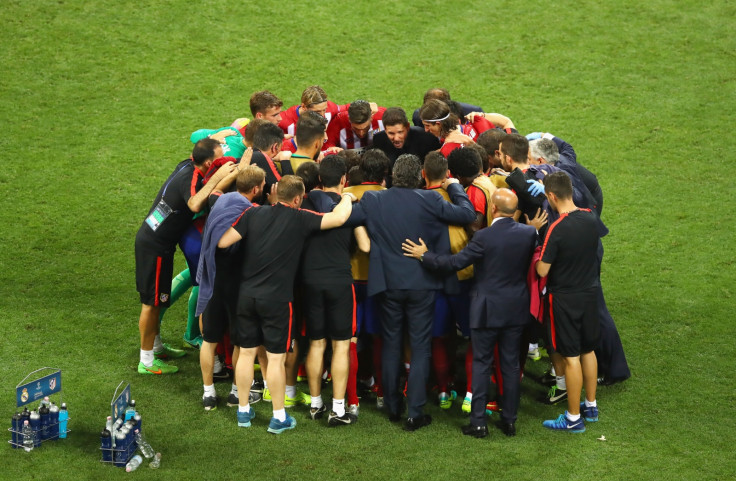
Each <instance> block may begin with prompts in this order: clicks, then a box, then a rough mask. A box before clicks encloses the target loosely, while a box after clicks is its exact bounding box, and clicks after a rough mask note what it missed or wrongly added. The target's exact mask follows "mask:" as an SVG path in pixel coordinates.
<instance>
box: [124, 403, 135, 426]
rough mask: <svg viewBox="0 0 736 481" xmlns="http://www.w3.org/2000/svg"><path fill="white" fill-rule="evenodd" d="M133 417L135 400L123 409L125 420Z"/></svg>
mask: <svg viewBox="0 0 736 481" xmlns="http://www.w3.org/2000/svg"><path fill="white" fill-rule="evenodd" d="M133 416H135V399H131V400H130V402H129V403H128V407H127V408H126V409H125V420H126V421H128V420H130V419H132V418H133Z"/></svg>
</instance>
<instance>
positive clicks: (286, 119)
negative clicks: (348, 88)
mask: <svg viewBox="0 0 736 481" xmlns="http://www.w3.org/2000/svg"><path fill="white" fill-rule="evenodd" d="M348 107H350V104H345V105H337V104H336V103H335V102H331V101H329V100H328V101H327V112H325V118H326V119H327V126H328V127H329V125H330V123H331V121H332V119H334V118H335V116H337V114H338V113H339V112H342V111H343V110H344V111H345V112H347V111H348ZM301 108H302V107H301V105H292V106H291V107H289V108H288V109H286V110H285V111H283V112H281V122H279V127H281V130H283V131H284V134H287V135H288V134H291V135H294V134H296V121H297V120H298V119H299V114H300V112H299V111H300V110H301Z"/></svg>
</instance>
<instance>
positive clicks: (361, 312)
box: [353, 281, 381, 335]
mask: <svg viewBox="0 0 736 481" xmlns="http://www.w3.org/2000/svg"><path fill="white" fill-rule="evenodd" d="M353 289H354V290H355V317H356V326H355V331H356V335H358V334H362V333H366V334H372V335H380V334H381V318H380V316H379V315H378V311H377V308H376V301H375V297H374V296H369V295H368V285H367V284H366V283H365V281H355V282H353Z"/></svg>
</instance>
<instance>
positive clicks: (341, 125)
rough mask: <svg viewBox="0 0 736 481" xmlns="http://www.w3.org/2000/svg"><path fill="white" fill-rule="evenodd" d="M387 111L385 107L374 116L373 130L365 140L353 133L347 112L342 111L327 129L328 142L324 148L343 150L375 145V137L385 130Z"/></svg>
mask: <svg viewBox="0 0 736 481" xmlns="http://www.w3.org/2000/svg"><path fill="white" fill-rule="evenodd" d="M385 111H386V109H385V108H384V107H378V112H376V113H375V114H373V119H372V120H371V128H370V130H369V131H368V133H367V134H366V136H365V138H362V139H361V138H360V137H358V136H357V135H355V132H353V128H352V127H351V126H350V117H349V116H348V112H347V110H343V111H341V112H340V113H339V114H337V117H335V118H334V119H333V120H332V122H330V125H329V126H328V127H327V141H326V142H325V146H324V148H325V149H326V148H329V147H342V148H343V149H359V148H361V147H370V146H371V145H373V136H374V135H375V134H377V133H378V132H381V131H382V130H384V128H383V113H384V112H385Z"/></svg>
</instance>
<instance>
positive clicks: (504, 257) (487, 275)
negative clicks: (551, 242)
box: [402, 189, 537, 438]
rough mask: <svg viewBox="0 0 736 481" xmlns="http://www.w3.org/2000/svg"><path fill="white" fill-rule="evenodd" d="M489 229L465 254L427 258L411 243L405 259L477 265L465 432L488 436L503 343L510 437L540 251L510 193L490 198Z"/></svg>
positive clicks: (504, 415)
mask: <svg viewBox="0 0 736 481" xmlns="http://www.w3.org/2000/svg"><path fill="white" fill-rule="evenodd" d="M491 202H492V205H491V215H492V216H493V221H492V223H491V225H490V226H488V227H486V228H484V229H481V230H479V231H478V232H476V233H475V235H474V236H473V239H472V240H471V241H470V243H469V244H468V245H467V247H465V248H464V249H463V250H462V251H460V252H458V253H457V254H454V255H438V254H434V253H432V252H428V250H427V246H426V245H425V244H424V241H423V240H422V239H419V244H416V243H414V242H413V241H412V240H410V239H407V240H406V241H405V242H404V243H403V244H402V248H403V250H404V255H406V256H409V257H414V258H416V259H419V260H420V261H421V262H422V264H423V265H424V266H425V267H426V268H428V269H433V270H441V271H458V270H460V269H463V268H465V267H467V266H469V265H470V264H473V268H474V272H475V284H474V286H473V288H472V290H471V293H470V299H471V301H470V330H471V334H470V339H471V343H472V345H473V384H472V388H473V401H472V404H471V412H470V424H469V425H467V426H463V428H462V432H463V434H465V435H467V436H473V437H476V438H483V437H486V436H487V435H488V427H487V424H486V419H485V416H486V402H487V398H488V387H489V379H490V377H491V358H492V355H493V346H494V345H495V344H496V342H498V361H499V365H500V367H501V375H502V376H503V383H504V384H503V386H504V391H503V393H501V394H502V395H501V408H502V411H501V421H500V422H499V423H498V426H499V428H500V429H501V430H502V431H503V433H504V434H506V435H507V436H514V435H516V425H515V423H516V413H517V411H518V409H519V382H520V379H519V346H520V344H521V338H522V332H523V330H524V327H525V326H526V325H527V324H528V323H529V322H531V319H532V318H531V314H530V313H529V289H528V287H527V283H526V277H527V272H528V271H529V265H530V263H531V260H532V254H533V253H534V248H535V247H536V245H537V231H536V229H535V228H534V227H532V226H530V225H524V224H520V223H518V222H515V221H514V219H513V216H514V212H516V209H517V206H518V202H519V201H518V199H517V197H516V194H514V193H513V192H512V191H510V190H509V189H498V190H497V191H496V192H495V193H494V194H493V196H491Z"/></svg>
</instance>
